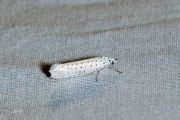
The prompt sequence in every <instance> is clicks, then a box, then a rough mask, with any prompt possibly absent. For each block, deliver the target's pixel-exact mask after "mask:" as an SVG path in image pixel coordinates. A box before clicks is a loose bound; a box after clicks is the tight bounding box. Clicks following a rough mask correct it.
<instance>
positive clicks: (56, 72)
mask: <svg viewBox="0 0 180 120" xmlns="http://www.w3.org/2000/svg"><path fill="white" fill-rule="evenodd" d="M61 65H62V64H53V65H52V66H51V68H50V70H49V72H50V73H51V78H64V77H65V73H64V72H63V71H62V70H60V69H59V66H61Z"/></svg>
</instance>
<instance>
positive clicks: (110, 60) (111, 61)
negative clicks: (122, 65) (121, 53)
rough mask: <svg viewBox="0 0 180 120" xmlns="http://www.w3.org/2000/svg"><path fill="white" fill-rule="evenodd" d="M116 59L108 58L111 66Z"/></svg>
mask: <svg viewBox="0 0 180 120" xmlns="http://www.w3.org/2000/svg"><path fill="white" fill-rule="evenodd" d="M116 60H117V59H114V58H109V62H110V63H111V65H114V64H115V63H116Z"/></svg>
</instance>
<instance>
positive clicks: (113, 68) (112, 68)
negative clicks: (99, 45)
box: [109, 66, 123, 73]
mask: <svg viewBox="0 0 180 120" xmlns="http://www.w3.org/2000/svg"><path fill="white" fill-rule="evenodd" d="M109 68H110V69H111V70H114V71H115V72H118V73H123V72H121V71H119V70H117V69H116V68H115V67H113V66H111V67H109Z"/></svg>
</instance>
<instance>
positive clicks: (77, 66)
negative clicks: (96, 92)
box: [49, 57, 122, 81]
mask: <svg viewBox="0 0 180 120" xmlns="http://www.w3.org/2000/svg"><path fill="white" fill-rule="evenodd" d="M115 62H116V59H114V58H109V57H95V58H91V59H85V60H80V61H75V62H68V63H64V64H53V65H52V66H51V68H50V71H49V72H50V73H51V78H56V79H58V78H71V77H78V76H84V75H87V74H90V73H94V72H97V74H96V81H97V78H98V73H99V72H100V71H101V70H103V69H105V68H111V69H113V70H115V71H116V72H119V73H122V72H120V71H118V70H117V69H116V68H114V67H113V65H114V63H115Z"/></svg>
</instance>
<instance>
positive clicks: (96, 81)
mask: <svg viewBox="0 0 180 120" xmlns="http://www.w3.org/2000/svg"><path fill="white" fill-rule="evenodd" d="M99 73H100V71H97V73H96V82H98V75H99Z"/></svg>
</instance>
